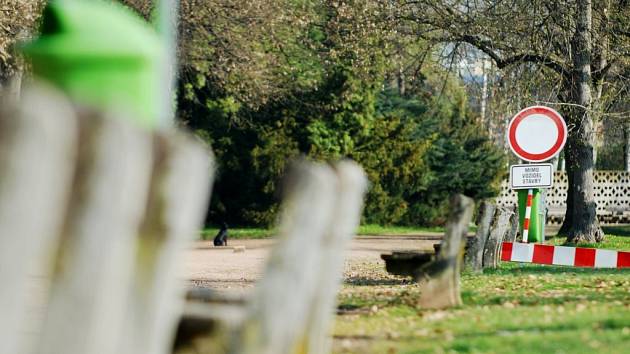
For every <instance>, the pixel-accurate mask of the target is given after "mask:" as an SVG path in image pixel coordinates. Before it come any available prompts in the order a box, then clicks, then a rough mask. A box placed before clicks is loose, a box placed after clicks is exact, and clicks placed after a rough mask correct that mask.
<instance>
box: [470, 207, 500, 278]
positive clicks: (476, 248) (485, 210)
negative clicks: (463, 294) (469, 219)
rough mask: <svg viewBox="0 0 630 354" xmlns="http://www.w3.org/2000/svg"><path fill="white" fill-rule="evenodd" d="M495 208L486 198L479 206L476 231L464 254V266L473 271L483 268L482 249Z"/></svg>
mask: <svg viewBox="0 0 630 354" xmlns="http://www.w3.org/2000/svg"><path fill="white" fill-rule="evenodd" d="M495 209H496V206H495V205H494V204H493V203H491V202H489V201H487V200H485V201H483V202H482V203H481V205H480V206H479V211H478V214H477V232H476V233H475V237H474V238H473V240H472V242H471V243H470V247H468V249H467V250H466V253H465V255H464V263H465V265H466V267H467V268H469V269H470V270H472V271H474V272H481V271H482V269H483V251H484V249H485V247H486V241H487V240H488V236H489V235H490V228H491V226H492V220H493V218H494V212H495Z"/></svg>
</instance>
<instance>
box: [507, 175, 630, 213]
mask: <svg viewBox="0 0 630 354" xmlns="http://www.w3.org/2000/svg"><path fill="white" fill-rule="evenodd" d="M594 179H595V201H596V202H597V216H598V218H599V220H600V222H602V223H603V224H623V223H630V172H623V171H595V173H594ZM567 186H568V181H567V174H566V172H564V171H558V172H555V173H554V177H553V188H551V189H549V190H548V192H547V207H548V208H549V217H548V220H547V222H548V223H549V224H560V223H561V222H562V220H563V219H564V212H565V211H566V207H567V205H566V199H567V188H568V187H567ZM516 200H517V197H516V192H515V191H512V190H510V188H509V185H508V181H507V180H506V181H503V183H502V184H501V193H500V194H499V197H497V204H499V205H502V206H512V205H515V204H516Z"/></svg>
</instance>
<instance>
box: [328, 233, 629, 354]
mask: <svg viewBox="0 0 630 354" xmlns="http://www.w3.org/2000/svg"><path fill="white" fill-rule="evenodd" d="M606 231H607V232H610V233H612V232H615V233H616V234H617V235H616V236H615V235H608V236H607V239H606V242H604V243H603V244H598V245H596V246H597V247H601V248H609V249H623V250H630V236H629V234H630V228H622V229H613V230H611V229H608V230H606ZM551 241H552V243H555V244H560V243H563V242H564V239H562V238H554V239H552V240H551ZM589 246H590V245H589ZM356 267H357V269H354V270H353V272H354V273H355V274H362V275H361V276H358V277H355V278H350V280H349V281H347V282H346V284H344V286H343V288H342V291H341V293H340V295H339V302H340V308H341V309H342V310H343V311H342V314H339V315H338V316H337V321H336V325H335V329H334V335H335V344H334V352H335V353H379V354H380V353H385V354H389V353H407V354H411V353H630V269H623V270H617V269H583V268H568V267H554V266H538V265H521V264H516V263H503V264H502V265H501V267H500V268H499V269H496V270H486V272H484V274H478V275H476V274H470V273H464V274H463V275H462V284H461V286H462V299H463V302H464V305H463V306H461V307H459V308H455V309H449V310H444V311H441V310H422V309H420V308H418V307H417V306H416V304H415V299H417V298H418V293H419V292H418V287H417V286H416V285H415V284H414V283H412V282H410V281H409V280H408V279H406V278H400V277H395V276H391V275H388V274H386V273H385V271H384V270H383V266H382V265H381V264H377V263H365V264H361V265H357V266H356Z"/></svg>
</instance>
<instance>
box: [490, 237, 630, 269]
mask: <svg viewBox="0 0 630 354" xmlns="http://www.w3.org/2000/svg"><path fill="white" fill-rule="evenodd" d="M501 260H502V261H506V262H523V263H536V264H549V265H563V266H570V267H591V268H629V267H630V252H624V251H614V250H603V249H598V248H583V247H566V246H549V245H540V244H535V243H520V242H503V247H502V249H501Z"/></svg>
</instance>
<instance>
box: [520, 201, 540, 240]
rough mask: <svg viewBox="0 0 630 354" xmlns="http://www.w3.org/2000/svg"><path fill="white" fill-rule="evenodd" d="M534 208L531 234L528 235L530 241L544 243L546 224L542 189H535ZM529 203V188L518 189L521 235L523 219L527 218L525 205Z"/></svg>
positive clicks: (530, 225)
mask: <svg viewBox="0 0 630 354" xmlns="http://www.w3.org/2000/svg"><path fill="white" fill-rule="evenodd" d="M533 192H534V193H533V198H532V210H531V215H530V218H529V234H528V236H527V242H528V243H542V242H543V241H544V240H543V237H544V236H543V230H544V225H545V216H544V213H543V211H544V210H543V208H544V207H543V206H542V200H543V199H542V191H541V190H540V189H534V190H533ZM526 204H527V189H520V190H518V220H519V225H520V226H519V230H520V232H521V236H522V235H523V221H524V220H525V207H526Z"/></svg>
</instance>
